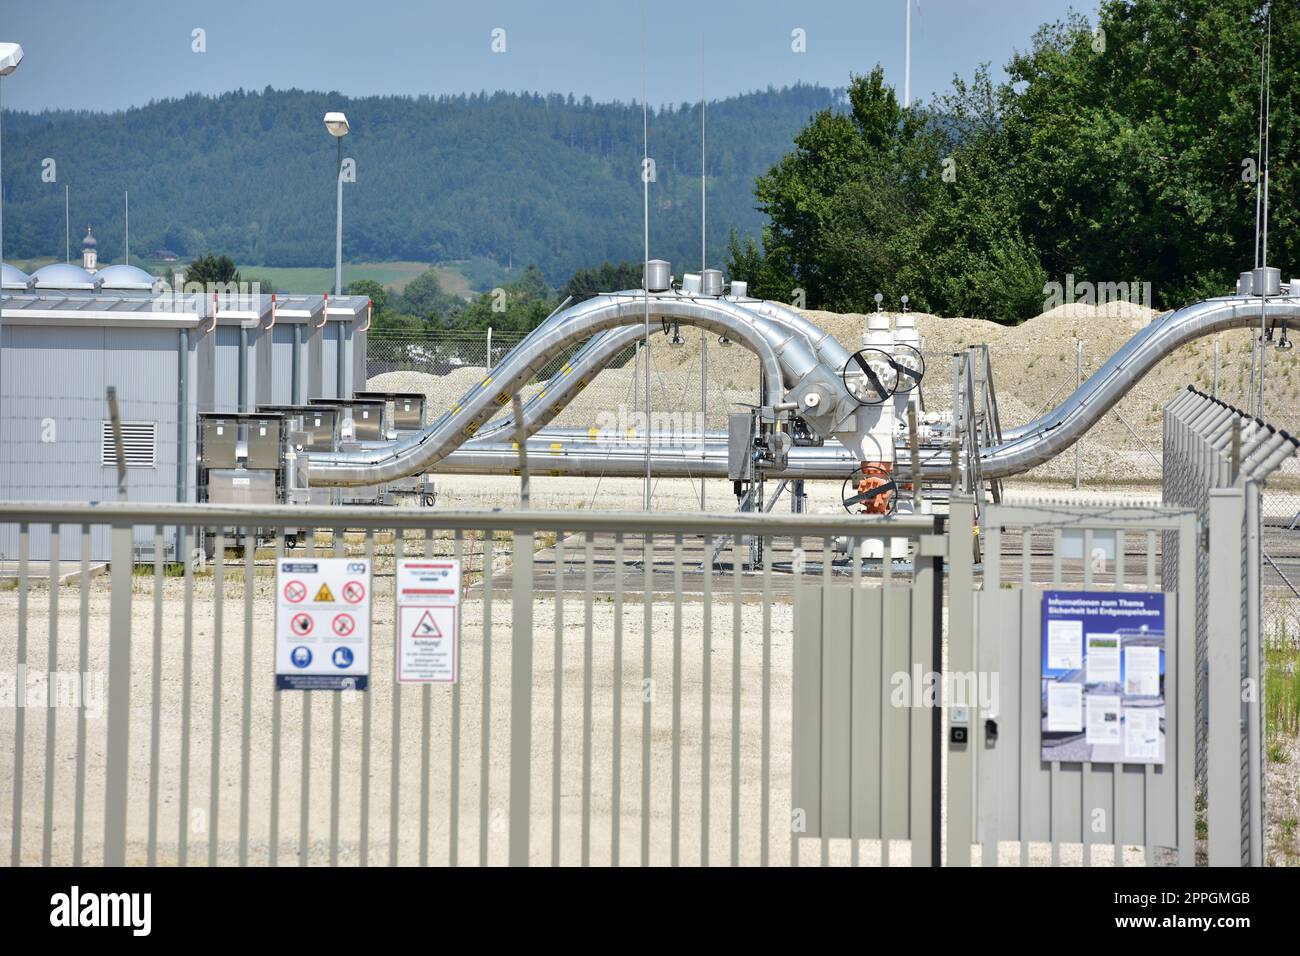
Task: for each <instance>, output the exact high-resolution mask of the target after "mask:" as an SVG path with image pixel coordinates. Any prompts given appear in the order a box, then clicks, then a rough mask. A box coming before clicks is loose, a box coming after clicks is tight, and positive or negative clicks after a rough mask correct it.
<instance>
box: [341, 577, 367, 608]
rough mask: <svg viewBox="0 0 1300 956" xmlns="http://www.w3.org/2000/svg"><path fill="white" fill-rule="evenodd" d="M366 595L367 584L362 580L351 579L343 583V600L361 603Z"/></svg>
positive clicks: (350, 602)
mask: <svg viewBox="0 0 1300 956" xmlns="http://www.w3.org/2000/svg"><path fill="white" fill-rule="evenodd" d="M365 596H366V586H365V585H364V584H362V583H361V582H360V581H349V582H348V583H347V584H345V585H343V600H345V601H347V602H348V603H349V604H360V603H361V602H362V601H363V600H364V599H365Z"/></svg>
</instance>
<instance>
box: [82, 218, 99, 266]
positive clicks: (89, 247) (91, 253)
mask: <svg viewBox="0 0 1300 956" xmlns="http://www.w3.org/2000/svg"><path fill="white" fill-rule="evenodd" d="M98 245H99V243H98V242H96V241H95V237H94V236H93V235H92V234H91V231H90V227H89V226H87V227H86V238H85V239H82V240H81V268H83V269H85V270H86V271H87V272H94V271H95V268H96V262H97V259H98V254H97V252H96V247H97V246H98Z"/></svg>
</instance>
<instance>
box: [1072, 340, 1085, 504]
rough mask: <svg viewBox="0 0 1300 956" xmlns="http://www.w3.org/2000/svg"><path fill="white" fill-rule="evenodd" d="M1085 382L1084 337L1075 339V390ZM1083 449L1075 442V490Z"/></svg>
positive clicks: (1077, 487)
mask: <svg viewBox="0 0 1300 956" xmlns="http://www.w3.org/2000/svg"><path fill="white" fill-rule="evenodd" d="M1082 384H1083V339H1075V341H1074V390H1075V391H1076V392H1077V391H1078V390H1079V386H1081V385H1082ZM1082 456H1083V449H1082V448H1080V447H1079V442H1077V441H1076V442H1075V443H1074V490H1075V491H1078V490H1079V466H1080V464H1081V463H1082Z"/></svg>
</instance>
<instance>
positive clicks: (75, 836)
mask: <svg viewBox="0 0 1300 956" xmlns="http://www.w3.org/2000/svg"><path fill="white" fill-rule="evenodd" d="M77 587H78V590H79V591H80V593H79V594H78V599H79V603H80V607H79V609H78V614H77V617H78V625H79V628H78V631H79V632H78V635H77V642H78V643H77V673H78V674H80V675H82V679H83V680H84V679H85V676H86V667H87V658H88V657H89V656H90V525H87V524H83V525H82V526H81V576H80V578H79V579H78V582H77ZM183 825H184V824H183V823H182V826H183ZM85 827H86V708H85V707H78V708H77V793H76V807H75V809H74V811H73V822H72V865H73V866H81V850H82V839H83V837H84V836H85Z"/></svg>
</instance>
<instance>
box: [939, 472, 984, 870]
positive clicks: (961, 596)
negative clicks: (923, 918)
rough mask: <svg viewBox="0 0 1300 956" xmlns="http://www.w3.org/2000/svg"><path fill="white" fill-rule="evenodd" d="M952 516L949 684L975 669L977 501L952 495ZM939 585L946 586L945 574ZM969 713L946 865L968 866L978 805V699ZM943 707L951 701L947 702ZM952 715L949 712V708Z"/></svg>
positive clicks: (955, 777)
mask: <svg viewBox="0 0 1300 956" xmlns="http://www.w3.org/2000/svg"><path fill="white" fill-rule="evenodd" d="M949 510H950V518H949V521H948V609H949V610H948V670H949V672H950V673H951V674H954V675H956V676H957V678H958V679H954V680H953V681H952V683H951V685H950V686H953V687H958V686H965V687H968V688H969V687H973V686H978V682H975V683H971V682H966V681H962V680H960V679H961V678H967V677H968V676H969V675H971V674H973V673H974V672H975V583H974V555H973V554H972V552H971V549H970V548H969V547H968V541H967V539H968V538H969V537H970V536H971V529H972V528H974V526H975V502H974V500H973V499H972V498H971V497H970V496H968V495H962V496H959V497H956V498H953V499H952V503H951V505H950V509H949ZM938 586H939V587H942V586H943V584H942V579H941V580H940V582H939V584H938ZM961 703H962V705H963V706H965V707H966V708H967V712H968V713H969V715H970V722H969V729H968V730H967V739H966V743H965V744H952V743H949V744H948V745H947V747H948V861H947V865H948V866H970V862H971V856H970V848H971V836H972V818H973V817H972V815H973V806H974V780H975V755H976V751H975V748H976V747H977V746H978V744H976V740H979V739H982V737H981V735H980V734H979V731H978V729H977V728H978V726H979V724H980V722H981V721H980V720H979V719H978V718H979V710H978V701H974V700H963V701H962V702H961ZM944 706H945V707H949V706H951V703H950V702H949V701H944ZM949 716H950V717H951V716H952V714H951V711H950V712H949Z"/></svg>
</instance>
